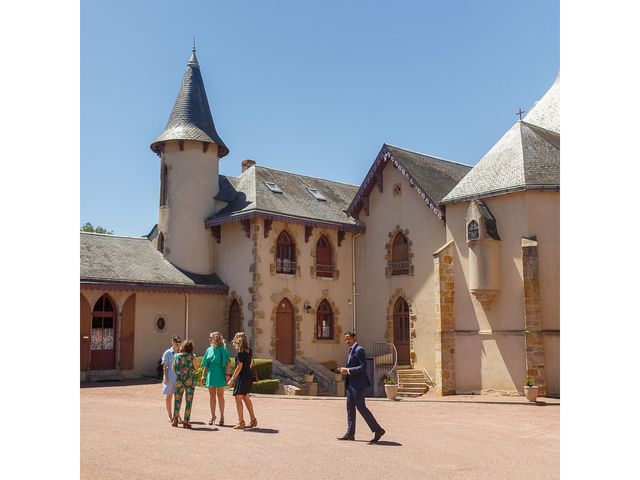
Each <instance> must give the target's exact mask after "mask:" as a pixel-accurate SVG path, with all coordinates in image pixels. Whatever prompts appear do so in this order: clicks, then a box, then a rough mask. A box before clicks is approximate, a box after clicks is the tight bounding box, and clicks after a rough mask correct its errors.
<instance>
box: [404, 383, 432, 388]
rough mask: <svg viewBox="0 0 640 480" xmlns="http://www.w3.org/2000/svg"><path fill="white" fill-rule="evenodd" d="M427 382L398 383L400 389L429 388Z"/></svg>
mask: <svg viewBox="0 0 640 480" xmlns="http://www.w3.org/2000/svg"><path fill="white" fill-rule="evenodd" d="M427 386H428V385H427V384H426V382H400V383H398V387H399V388H405V387H406V388H427Z"/></svg>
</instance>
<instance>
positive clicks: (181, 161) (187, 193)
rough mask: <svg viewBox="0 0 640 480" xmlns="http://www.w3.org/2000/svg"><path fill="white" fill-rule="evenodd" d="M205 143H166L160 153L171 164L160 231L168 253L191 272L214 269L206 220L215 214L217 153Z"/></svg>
mask: <svg viewBox="0 0 640 480" xmlns="http://www.w3.org/2000/svg"><path fill="white" fill-rule="evenodd" d="M202 150H203V148H202V142H196V141H185V142H184V150H182V151H181V150H180V148H179V143H178V141H169V142H166V144H165V146H164V152H163V153H162V154H161V158H162V161H161V162H160V163H161V166H160V168H161V169H162V165H164V164H166V165H167V167H168V176H167V200H166V206H163V207H160V211H159V215H158V232H162V233H163V234H164V244H165V256H166V258H167V260H169V261H170V262H171V263H173V264H174V265H176V266H178V267H180V268H182V269H185V270H187V271H189V272H194V273H201V274H207V273H212V272H213V262H212V259H211V251H212V249H213V242H214V240H213V237H212V236H211V232H210V231H209V230H207V229H206V228H204V222H205V220H206V219H207V218H209V217H210V216H211V215H213V214H214V211H215V201H214V197H215V196H216V195H217V194H218V190H219V185H218V153H217V149H216V148H215V146H210V147H209V148H208V149H207V151H206V152H203V151H202Z"/></svg>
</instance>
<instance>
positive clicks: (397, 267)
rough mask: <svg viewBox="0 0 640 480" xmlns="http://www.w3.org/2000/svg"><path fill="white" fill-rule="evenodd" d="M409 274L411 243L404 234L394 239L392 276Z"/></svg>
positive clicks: (399, 234)
mask: <svg viewBox="0 0 640 480" xmlns="http://www.w3.org/2000/svg"><path fill="white" fill-rule="evenodd" d="M408 274H409V242H408V241H407V237H405V236H404V234H403V233H402V232H400V233H398V235H396V238H394V239H393V249H392V251H391V275H408Z"/></svg>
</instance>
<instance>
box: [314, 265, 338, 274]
mask: <svg viewBox="0 0 640 480" xmlns="http://www.w3.org/2000/svg"><path fill="white" fill-rule="evenodd" d="M335 269H336V267H335V265H325V264H322V263H316V277H329V278H332V277H333V272H334V271H335Z"/></svg>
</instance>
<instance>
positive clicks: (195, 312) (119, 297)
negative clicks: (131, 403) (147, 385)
mask: <svg viewBox="0 0 640 480" xmlns="http://www.w3.org/2000/svg"><path fill="white" fill-rule="evenodd" d="M81 293H82V294H83V295H84V296H85V298H87V300H88V301H89V304H90V305H91V308H93V306H94V304H95V302H96V301H97V300H98V298H100V297H101V296H102V295H103V294H105V293H106V294H108V295H109V296H110V297H111V298H112V299H113V300H114V302H115V304H116V309H117V310H118V317H117V329H118V333H117V334H116V338H117V337H119V329H120V321H121V313H122V306H123V305H124V302H125V301H126V300H127V298H129V296H130V295H132V293H133V292H118V291H108V290H105V291H98V290H86V291H82V292H81ZM135 295H136V308H135V333H134V353H133V361H134V364H133V365H134V367H133V369H131V370H121V371H120V374H121V376H122V377H123V378H139V377H141V376H143V375H151V376H155V375H156V368H157V364H158V360H160V358H161V357H162V353H163V352H164V351H165V350H166V349H167V348H169V346H170V345H171V337H172V336H173V335H179V336H180V337H182V338H183V339H184V338H185V294H183V293H148V292H136V294H135ZM223 302H224V297H223V296H222V295H200V294H189V338H190V339H191V340H192V341H193V342H194V346H195V352H196V354H198V355H202V354H203V353H204V350H205V349H206V347H207V346H208V333H209V332H210V331H212V330H215V329H216V328H219V326H218V324H217V323H216V321H215V319H216V318H221V315H220V314H219V312H221V311H222V305H223ZM159 317H163V318H164V319H165V322H166V327H165V329H164V330H163V331H159V330H158V329H157V328H156V320H157V319H158V318H159ZM118 348H119V345H118V343H117V342H116V361H117V359H118V358H119V355H118Z"/></svg>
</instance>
